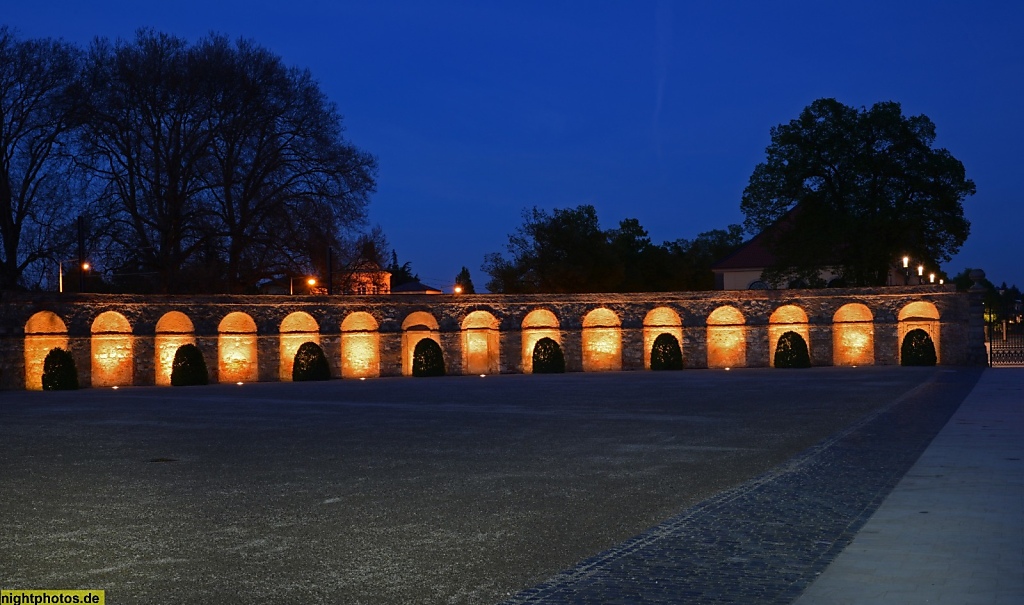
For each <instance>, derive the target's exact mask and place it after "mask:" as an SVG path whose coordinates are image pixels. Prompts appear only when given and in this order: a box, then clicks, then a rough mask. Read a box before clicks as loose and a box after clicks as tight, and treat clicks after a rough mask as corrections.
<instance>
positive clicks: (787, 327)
mask: <svg viewBox="0 0 1024 605" xmlns="http://www.w3.org/2000/svg"><path fill="white" fill-rule="evenodd" d="M786 332H796V334H797V335H799V336H800V338H803V339H804V344H806V345H807V352H808V353H809V354H812V353H811V334H810V329H809V327H808V325H807V313H806V312H804V310H803V309H801V308H800V307H798V306H796V305H783V306H781V307H779V308H778V309H775V311H774V312H772V314H771V316H770V317H769V318H768V345H769V346H768V352H769V355H768V363H769V364H770V365H771V366H772V367H775V351H776V349H777V348H778V346H779V339H780V338H781V337H782V335H783V334H785V333H786ZM812 355H813V354H812Z"/></svg>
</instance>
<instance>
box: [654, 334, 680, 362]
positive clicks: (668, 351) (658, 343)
mask: <svg viewBox="0 0 1024 605" xmlns="http://www.w3.org/2000/svg"><path fill="white" fill-rule="evenodd" d="M651 369H652V370H682V369H683V350H682V349H680V348H679V341H678V340H676V337H675V336H672V335H671V334H658V337H657V338H655V339H654V345H653V346H652V347H651Z"/></svg>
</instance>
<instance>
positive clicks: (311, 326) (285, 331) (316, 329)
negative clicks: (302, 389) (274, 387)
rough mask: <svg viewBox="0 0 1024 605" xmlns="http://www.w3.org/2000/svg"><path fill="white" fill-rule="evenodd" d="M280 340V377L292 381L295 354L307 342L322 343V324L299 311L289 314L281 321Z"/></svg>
mask: <svg viewBox="0 0 1024 605" xmlns="http://www.w3.org/2000/svg"><path fill="white" fill-rule="evenodd" d="M278 340H279V341H280V342H279V343H278V350H279V352H280V355H279V357H280V359H281V364H280V372H281V374H280V377H281V380H283V381H290V380H291V379H292V368H293V367H294V366H295V354H296V353H298V351H299V347H301V346H302V345H303V344H305V343H307V342H314V343H316V344H318V345H319V344H320V326H319V325H318V324H317V323H316V320H315V319H313V316H312V315H310V314H309V313H303V312H301V311H298V312H295V313H292V314H290V315H288V317H285V318H284V321H282V322H281V329H280V330H279V334H278Z"/></svg>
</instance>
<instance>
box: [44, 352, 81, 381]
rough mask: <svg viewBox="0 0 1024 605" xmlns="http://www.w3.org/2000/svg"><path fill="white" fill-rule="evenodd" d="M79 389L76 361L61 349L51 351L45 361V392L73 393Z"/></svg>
mask: <svg viewBox="0 0 1024 605" xmlns="http://www.w3.org/2000/svg"><path fill="white" fill-rule="evenodd" d="M77 388H78V370H77V369H75V359H74V358H73V357H71V353H68V352H67V351H65V350H64V349H61V348H60V347H57V348H54V349H50V352H49V353H47V354H46V358H45V359H43V390H44V391H73V390H75V389H77Z"/></svg>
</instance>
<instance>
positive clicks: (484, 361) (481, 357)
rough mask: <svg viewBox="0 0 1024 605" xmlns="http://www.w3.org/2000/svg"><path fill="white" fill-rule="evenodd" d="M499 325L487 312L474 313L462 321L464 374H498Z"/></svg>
mask: <svg viewBox="0 0 1024 605" xmlns="http://www.w3.org/2000/svg"><path fill="white" fill-rule="evenodd" d="M498 324H499V322H498V319H497V318H496V317H494V315H491V314H490V313H488V312H487V311H473V312H472V313H470V314H469V315H467V316H466V318H465V319H464V320H462V368H463V373H465V374H490V373H497V372H498V367H499V357H498V355H499V352H498Z"/></svg>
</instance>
